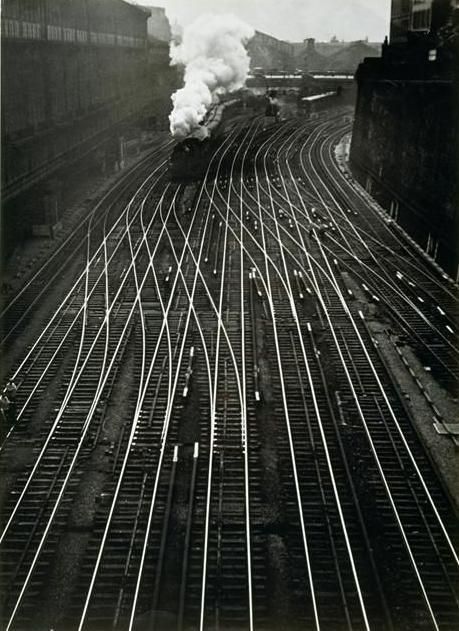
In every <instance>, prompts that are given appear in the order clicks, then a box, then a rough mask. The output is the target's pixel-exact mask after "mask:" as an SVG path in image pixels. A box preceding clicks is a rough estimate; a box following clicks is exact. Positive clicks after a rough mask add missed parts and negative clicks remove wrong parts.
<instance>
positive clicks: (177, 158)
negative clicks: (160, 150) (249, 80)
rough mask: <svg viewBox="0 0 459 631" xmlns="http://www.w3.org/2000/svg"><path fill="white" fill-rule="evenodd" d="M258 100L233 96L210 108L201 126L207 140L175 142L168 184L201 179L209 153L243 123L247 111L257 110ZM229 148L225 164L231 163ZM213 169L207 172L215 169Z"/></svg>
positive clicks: (210, 154) (209, 158) (205, 169)
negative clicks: (169, 182) (235, 127)
mask: <svg viewBox="0 0 459 631" xmlns="http://www.w3.org/2000/svg"><path fill="white" fill-rule="evenodd" d="M259 108H260V102H259V99H251V98H250V97H244V98H243V97H242V96H241V95H239V94H238V95H236V98H235V96H234V95H233V96H232V97H231V98H228V99H227V100H226V101H223V102H222V103H219V104H218V105H216V106H215V107H213V108H212V109H211V110H210V111H209V113H208V115H207V117H206V119H205V120H204V121H203V123H202V125H203V126H204V127H206V128H207V130H208V132H209V133H208V136H207V138H204V140H199V139H198V138H193V137H190V138H185V140H182V141H181V142H178V143H177V144H176V145H175V147H174V149H173V151H172V154H171V157H170V162H169V173H170V178H171V179H172V180H180V181H183V180H185V181H186V180H196V179H200V178H202V177H203V176H204V175H205V174H206V172H207V169H208V168H209V164H210V162H211V157H212V155H213V153H214V152H215V151H216V150H217V149H218V147H220V145H221V143H222V141H223V139H224V137H225V135H226V134H227V133H228V131H229V130H230V128H231V127H232V126H233V125H234V124H236V122H237V120H238V118H239V119H240V117H241V115H242V116H243V118H244V120H246V118H247V113H248V111H252V110H253V111H255V110H259ZM231 155H232V150H231V148H230V149H229V150H228V151H227V152H226V153H225V156H224V160H225V162H226V161H228V160H230V159H231ZM215 166H216V165H214V166H213V167H211V168H215Z"/></svg>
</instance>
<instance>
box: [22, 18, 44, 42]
mask: <svg viewBox="0 0 459 631" xmlns="http://www.w3.org/2000/svg"><path fill="white" fill-rule="evenodd" d="M22 37H24V38H25V39H39V38H40V25H39V24H36V23H34V22H23V23H22Z"/></svg>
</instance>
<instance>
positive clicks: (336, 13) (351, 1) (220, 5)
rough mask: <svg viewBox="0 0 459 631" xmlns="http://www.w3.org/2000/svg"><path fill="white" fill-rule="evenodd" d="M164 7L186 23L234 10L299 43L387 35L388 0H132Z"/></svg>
mask: <svg viewBox="0 0 459 631" xmlns="http://www.w3.org/2000/svg"><path fill="white" fill-rule="evenodd" d="M135 2H136V3H137V4H144V5H150V6H152V5H153V6H158V7H160V6H162V7H165V9H166V13H167V15H168V17H169V20H170V21H171V22H173V21H174V20H177V21H178V22H179V23H180V24H182V26H185V25H186V24H188V23H189V22H191V21H192V20H193V19H195V18H196V17H198V16H199V15H201V14H202V13H208V12H213V13H217V12H218V13H233V14H235V15H237V16H238V17H239V18H241V19H242V20H245V21H246V22H248V23H249V24H250V25H251V26H253V27H254V28H255V29H256V30H258V31H264V32H265V33H269V34H270V35H274V37H277V38H279V39H286V40H288V41H294V42H300V41H302V40H303V39H305V38H306V37H315V38H316V39H317V40H319V41H328V40H329V39H330V38H331V37H332V36H333V35H336V36H337V37H338V39H344V40H356V39H364V38H365V37H366V36H368V38H369V39H370V41H382V40H383V39H384V36H385V35H388V34H389V18H390V4H391V0H135Z"/></svg>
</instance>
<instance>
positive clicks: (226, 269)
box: [0, 111, 459, 631]
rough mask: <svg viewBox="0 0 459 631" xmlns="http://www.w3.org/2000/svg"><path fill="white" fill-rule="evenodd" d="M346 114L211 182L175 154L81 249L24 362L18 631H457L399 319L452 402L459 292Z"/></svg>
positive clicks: (238, 133) (248, 127) (127, 185)
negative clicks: (371, 195) (173, 169)
mask: <svg viewBox="0 0 459 631" xmlns="http://www.w3.org/2000/svg"><path fill="white" fill-rule="evenodd" d="M347 115H348V112H346V111H342V112H334V113H332V114H322V115H321V117H320V118H319V119H317V120H315V121H298V120H291V121H286V122H283V123H280V124H277V125H273V126H266V121H265V120H264V119H263V118H260V117H255V118H252V119H250V120H247V122H246V124H245V125H240V124H238V125H237V126H236V125H235V126H234V127H233V129H232V131H230V132H229V133H228V135H227V137H226V138H225V139H224V140H223V141H222V143H221V145H220V146H218V147H216V149H215V153H214V155H213V156H212V158H211V162H210V164H209V169H208V171H207V174H206V175H205V176H204V178H203V180H202V181H201V182H196V183H192V184H190V183H187V184H186V185H185V184H184V185H181V184H178V183H171V182H170V181H169V179H168V177H167V166H166V161H167V147H164V148H163V147H161V148H159V149H158V153H157V155H156V157H154V158H151V161H152V164H153V163H154V166H152V164H150V165H145V164H143V165H140V166H139V167H138V169H137V170H136V171H135V172H133V173H131V174H130V175H129V177H126V178H125V179H124V181H123V182H122V183H121V185H120V188H119V189H118V190H117V191H115V192H113V199H112V197H110V199H109V200H108V201H109V204H108V205H104V203H102V204H101V205H100V206H98V207H96V208H95V209H94V212H93V214H92V215H91V216H90V217H88V218H87V220H86V221H85V222H84V223H83V224H82V225H81V226H79V227H78V229H77V232H76V233H75V235H73V237H72V238H73V239H76V240H77V241H78V243H76V244H75V243H74V242H73V241H71V240H69V241H68V247H69V250H68V252H67V253H66V254H65V255H64V251H65V248H63V250H62V252H61V253H59V252H58V253H56V258H55V261H54V264H55V265H56V266H59V265H60V266H61V265H64V264H66V263H65V261H67V260H70V257H72V260H73V261H75V264H74V267H72V269H71V270H69V275H70V274H71V275H72V280H71V281H70V282H68V278H67V279H66V282H67V288H66V292H65V298H64V299H63V300H62V301H61V302H60V303H59V304H57V305H56V308H55V309H54V310H53V312H52V313H51V314H50V315H48V316H46V317H44V316H43V315H42V316H41V317H43V325H42V332H41V334H40V335H39V336H38V337H37V339H36V340H34V341H33V342H32V343H31V344H30V346H29V348H28V350H27V353H24V354H23V356H21V357H20V358H19V359H16V358H14V360H11V364H12V365H11V369H10V375H11V376H14V378H15V379H16V381H17V382H18V384H19V388H18V393H17V404H18V422H17V423H16V425H15V427H14V428H13V429H11V430H10V431H9V432H8V433H7V435H6V436H5V437H4V440H3V444H2V447H1V450H0V466H1V467H2V468H3V471H4V472H5V473H6V475H5V477H4V480H5V481H4V486H3V493H4V498H5V499H4V502H3V503H4V508H3V510H2V518H3V521H2V523H1V532H0V549H1V555H2V556H1V559H2V561H1V580H2V595H3V606H2V610H3V612H4V613H3V622H4V626H5V628H6V629H11V630H12V629H29V628H30V629H38V628H56V629H59V628H64V629H67V628H68V629H78V630H79V631H80V630H83V629H88V630H89V629H91V630H94V631H100V630H101V629H129V630H131V629H158V630H161V629H166V628H171V629H172V628H173V629H178V630H185V629H200V630H204V629H209V630H210V629H249V630H256V629H259V630H260V631H271V630H274V629H281V628H286V629H287V628H288V629H289V630H293V631H295V630H296V629H298V630H299V629H302V630H303V629H316V630H318V629H325V630H327V631H328V630H333V629H336V630H341V629H349V630H351V629H378V630H379V629H387V630H392V629H393V630H398V629H402V628H403V629H407V630H409V629H413V630H414V629H416V630H418V629H455V628H457V625H458V624H459V590H458V589H457V585H458V584H459V581H458V579H459V558H458V553H457V541H458V534H459V533H458V528H457V523H456V519H455V516H454V513H453V510H452V507H451V505H450V503H449V500H448V498H447V496H446V495H445V492H444V490H443V488H442V486H441V484H440V483H439V480H438V478H437V476H436V474H435V472H434V470H433V468H432V465H431V461H430V459H429V457H428V455H427V454H426V452H425V450H424V448H423V446H422V444H421V443H420V441H419V438H418V434H417V432H416V429H415V426H414V424H413V419H412V418H411V416H410V410H409V408H408V407H407V406H406V405H405V404H404V400H403V396H402V393H401V392H400V390H399V389H398V387H397V383H396V380H394V378H393V375H391V373H390V372H389V371H388V365H387V360H386V358H385V356H384V355H383V353H382V352H381V349H380V348H379V346H378V343H377V342H376V337H375V332H374V322H376V321H378V318H379V319H380V320H382V321H385V322H387V325H386V326H387V328H388V329H389V328H390V329H391V330H390V336H389V338H390V339H391V340H396V339H403V340H404V343H405V344H410V345H411V348H412V351H413V353H415V354H417V355H418V357H419V359H420V360H421V361H423V362H424V363H425V362H427V361H428V362H429V366H430V368H431V371H432V374H433V375H434V376H435V377H436V378H437V380H438V381H439V383H440V384H441V385H442V386H444V387H445V388H449V387H451V386H452V384H453V382H454V381H455V380H456V379H457V375H458V367H457V355H458V348H459V347H458V343H457V336H456V331H455V328H454V325H453V323H454V321H455V310H456V308H457V303H458V296H457V294H456V292H455V290H454V287H452V285H451V284H450V283H449V282H448V281H447V280H446V279H445V278H444V277H443V276H442V274H441V273H439V272H438V271H437V269H436V268H435V267H434V266H432V265H430V264H429V262H428V261H426V259H425V258H423V257H422V256H420V255H419V252H418V251H417V250H416V249H414V248H413V247H412V246H411V245H410V244H409V242H406V241H405V240H404V239H403V237H402V236H400V234H399V233H398V232H397V231H395V230H394V229H393V225H392V224H391V223H390V222H389V221H388V219H387V218H385V217H384V216H380V215H379V214H378V213H376V212H375V210H374V209H373V207H372V206H371V205H369V203H368V200H367V198H366V196H365V195H364V194H363V193H362V192H361V190H360V189H359V188H358V187H356V186H355V185H354V184H353V182H352V181H351V180H350V178H349V176H348V174H346V173H345V172H344V171H343V170H342V169H340V168H339V165H338V163H337V161H336V158H335V152H334V148H335V146H336V144H337V143H338V142H339V141H340V140H341V138H342V137H343V136H344V135H345V134H346V133H348V131H349V129H348V127H349V125H348V123H346V116H347ZM210 174H212V175H210ZM325 223H326V224H327V229H326V232H324V229H323V227H321V226H320V224H321V225H322V226H323V225H325ZM66 247H67V246H66ZM60 257H64V258H60ZM65 257H67V258H65ZM58 273H59V272H58V269H57V267H56V269H55V271H54V272H52V273H51V272H50V271H49V269H48V268H47V267H43V269H42V270H38V271H37V273H36V278H35V277H34V278H33V279H32V280H31V283H30V286H27V287H25V289H24V291H23V292H22V293H21V295H19V296H18V297H17V298H16V299H14V300H13V301H12V302H11V304H10V305H9V306H8V307H7V308H6V310H5V313H4V314H3V318H4V322H6V323H8V322H9V321H10V320H9V318H11V314H12V313H13V311H14V309H15V308H16V306H17V307H18V308H19V305H20V306H21V309H22V310H23V311H24V306H25V311H24V313H26V314H27V316H26V318H24V319H23V320H17V322H16V323H13V325H12V326H10V325H9V324H7V326H5V328H4V330H5V332H6V333H5V338H4V346H5V353H6V355H5V356H6V357H7V358H8V345H9V344H10V343H13V342H14V340H15V338H16V337H17V336H18V335H19V334H20V333H21V332H22V331H26V329H25V328H24V327H25V326H26V324H27V318H29V317H31V316H33V314H34V313H35V312H36V311H38V310H39V309H40V305H41V302H40V301H41V297H42V293H43V292H41V291H40V290H39V289H37V288H39V287H40V286H42V281H41V276H43V278H47V279H48V280H49V281H50V282H49V284H46V285H45V290H46V289H50V288H51V283H54V282H55V281H56V280H57V278H58ZM34 283H35V284H34ZM23 303H24V304H23ZM40 313H41V312H40ZM21 334H22V333H21ZM389 338H388V339H389ZM431 404H432V406H433V413H434V415H435V416H436V418H437V420H438V421H441V420H442V418H441V414H440V411H439V410H438V409H436V408H435V405H434V403H433V402H432V401H431ZM444 440H445V441H446V440H449V439H448V438H447V437H445V438H444Z"/></svg>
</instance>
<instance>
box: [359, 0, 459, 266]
mask: <svg viewBox="0 0 459 631" xmlns="http://www.w3.org/2000/svg"><path fill="white" fill-rule="evenodd" d="M456 4H457V3H456V2H450V0H433V1H432V2H413V1H411V2H409V3H406V2H404V1H403V0H402V1H395V0H394V2H393V7H392V8H393V14H392V25H391V41H390V43H386V44H385V45H384V46H383V55H382V58H381V59H366V60H365V61H364V63H363V64H361V65H360V67H359V69H358V72H357V76H356V78H357V82H358V97H357V105H356V115H355V124H354V131H353V137H352V145H351V166H352V168H353V170H354V172H355V174H356V175H357V177H358V178H359V179H360V180H361V182H362V184H364V185H365V186H366V187H367V189H368V190H370V191H371V192H372V194H373V195H374V196H375V197H376V198H377V199H378V200H379V201H380V202H381V203H382V204H383V206H384V207H385V208H386V209H387V210H388V212H390V214H391V216H392V217H393V218H394V219H395V220H396V221H397V222H398V223H399V224H400V225H401V226H402V227H403V228H404V229H405V230H406V231H407V232H408V233H409V234H410V235H411V236H412V237H413V238H414V239H416V241H417V242H418V243H419V244H420V245H421V246H422V247H423V248H424V249H425V250H426V251H427V252H428V253H429V254H430V255H431V256H432V257H434V258H435V259H436V260H437V261H438V263H439V264H440V265H441V266H442V267H443V268H444V269H445V270H446V271H448V273H450V274H451V275H452V276H453V277H454V278H458V277H459V232H458V230H459V189H458V184H459V178H458V175H457V165H458V163H459V162H458V157H459V156H458V148H459V132H458V119H457V111H458V108H459V93H458V89H457V86H458V85H459V63H458V62H459V12H458V9H457V7H456ZM427 5H428V6H427Z"/></svg>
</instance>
